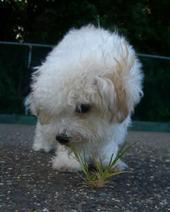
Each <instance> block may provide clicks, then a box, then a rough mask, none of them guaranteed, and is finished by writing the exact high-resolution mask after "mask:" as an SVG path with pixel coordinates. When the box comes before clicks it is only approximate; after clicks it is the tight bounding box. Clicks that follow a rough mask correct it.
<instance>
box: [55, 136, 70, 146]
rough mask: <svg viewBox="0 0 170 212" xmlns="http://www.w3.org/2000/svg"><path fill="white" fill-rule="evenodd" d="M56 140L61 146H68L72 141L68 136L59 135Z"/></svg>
mask: <svg viewBox="0 0 170 212" xmlns="http://www.w3.org/2000/svg"><path fill="white" fill-rule="evenodd" d="M56 140H57V141H58V142H59V143H60V144H68V143H69V141H70V139H69V137H68V136H67V135H66V134H59V135H57V136H56Z"/></svg>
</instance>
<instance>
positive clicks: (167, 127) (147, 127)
mask: <svg viewBox="0 0 170 212" xmlns="http://www.w3.org/2000/svg"><path fill="white" fill-rule="evenodd" d="M0 123H3V124H26V125H35V123H36V118H35V117H33V116H24V115H17V114H11V115H9V114H0ZM129 129H130V130H134V131H153V132H154V131H157V132H170V122H169V123H161V122H145V121H133V122H132V125H131V126H130V127H129Z"/></svg>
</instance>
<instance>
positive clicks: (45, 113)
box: [29, 25, 143, 171]
mask: <svg viewBox="0 0 170 212" xmlns="http://www.w3.org/2000/svg"><path fill="white" fill-rule="evenodd" d="M142 78H143V75H142V72H141V65H140V62H139V61H138V59H137V57H136V55H135V51H134V50H133V48H132V46H130V45H129V44H128V42H127V41H126V40H125V39H124V38H123V37H121V36H120V35H118V34H117V33H111V32H109V31H106V30H104V29H102V28H95V27H94V26H92V25H88V26H85V27H82V28H80V29H78V30H77V29H72V30H70V31H69V32H68V33H67V34H66V36H65V37H64V38H63V40H62V41H61V42H60V43H59V44H58V45H57V46H56V47H55V48H54V49H53V50H52V52H51V53H50V54H49V55H48V56H47V58H46V60H45V62H44V63H43V64H42V65H41V66H40V67H38V69H37V71H36V72H35V73H34V74H33V82H32V92H31V93H30V95H29V100H30V108H31V111H32V113H33V114H34V115H36V116H37V117H38V122H37V126H36V132H35V140H34V144H33V149H34V150H36V151H37V150H40V149H44V150H45V151H47V152H48V151H50V150H51V149H52V148H56V157H55V158H54V159H53V167H54V168H56V169H58V170H72V171H73V170H78V169H79V168H80V167H79V164H78V163H77V161H76V160H75V159H74V157H73V156H72V154H71V153H70V151H69V149H68V148H67V147H66V146H64V145H61V144H59V142H58V141H57V140H56V135H60V134H62V133H65V134H67V136H68V137H69V138H70V140H69V142H70V143H72V144H74V146H75V147H76V148H77V151H79V152H80V153H83V154H84V152H85V154H86V159H87V160H88V161H90V160H91V157H92V156H94V157H97V158H100V159H102V160H103V162H105V163H107V162H108V160H109V159H110V156H111V155H112V154H115V155H116V153H117V151H118V147H119V145H120V144H122V143H123V141H124V138H125V135H126V132H127V127H128V125H129V123H130V115H131V113H132V112H133V110H134V106H135V105H136V104H137V103H138V102H139V100H140V98H141V96H142V85H141V83H142ZM81 104H88V105H90V106H91V108H90V111H88V112H87V113H77V112H76V107H77V106H78V105H81ZM122 164H123V163H121V161H119V164H118V165H119V166H122ZM120 168H121V167H120Z"/></svg>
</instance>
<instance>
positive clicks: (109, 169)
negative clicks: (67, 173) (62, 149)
mask: <svg viewBox="0 0 170 212" xmlns="http://www.w3.org/2000/svg"><path fill="white" fill-rule="evenodd" d="M69 147H70V149H71V151H72V152H73V154H74V156H75V158H76V160H77V161H78V162H79V164H80V166H81V169H82V172H83V175H84V176H83V180H84V182H85V184H86V185H88V186H89V187H93V188H97V187H103V186H104V185H105V184H106V183H107V182H108V180H109V178H110V177H112V176H115V175H119V174H122V173H125V172H126V171H120V170H118V169H117V168H116V167H115V165H116V163H117V162H118V160H120V159H121V158H122V157H123V156H124V155H125V153H126V152H127V151H128V150H129V149H130V148H131V145H127V144H126V143H125V144H124V145H123V146H122V147H121V148H120V149H119V151H118V153H117V155H116V157H114V154H112V155H111V157H110V160H109V162H108V164H105V165H104V164H103V163H102V160H100V159H93V160H94V165H95V170H93V171H91V170H89V166H88V162H87V161H86V160H85V153H84V154H83V156H82V155H81V154H79V153H78V152H77V150H76V149H75V148H74V146H69Z"/></svg>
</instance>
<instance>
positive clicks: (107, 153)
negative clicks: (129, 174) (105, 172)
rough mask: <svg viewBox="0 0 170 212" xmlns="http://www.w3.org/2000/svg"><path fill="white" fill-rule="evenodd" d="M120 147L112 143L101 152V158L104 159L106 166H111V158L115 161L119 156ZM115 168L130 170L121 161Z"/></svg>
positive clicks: (118, 161) (119, 160)
mask: <svg viewBox="0 0 170 212" xmlns="http://www.w3.org/2000/svg"><path fill="white" fill-rule="evenodd" d="M118 148H119V147H118V145H117V144H116V143H115V142H111V143H109V144H107V145H106V146H104V147H103V148H102V149H101V151H100V156H99V158H101V159H102V162H103V164H104V165H107V164H109V162H110V160H111V158H112V160H114V159H115V158H116V156H117V154H118ZM113 168H116V169H118V170H119V171H123V170H125V169H127V168H128V165H127V164H126V163H124V162H123V161H122V160H121V159H118V160H117V162H116V163H115V164H114V165H113Z"/></svg>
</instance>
